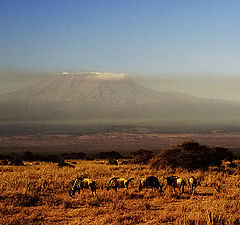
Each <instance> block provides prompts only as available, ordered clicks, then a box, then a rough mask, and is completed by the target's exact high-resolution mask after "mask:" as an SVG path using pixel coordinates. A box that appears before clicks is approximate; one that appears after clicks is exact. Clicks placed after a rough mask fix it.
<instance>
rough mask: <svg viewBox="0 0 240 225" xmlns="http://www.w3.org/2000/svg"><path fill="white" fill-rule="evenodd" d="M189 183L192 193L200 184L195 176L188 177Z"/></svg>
mask: <svg viewBox="0 0 240 225" xmlns="http://www.w3.org/2000/svg"><path fill="white" fill-rule="evenodd" d="M188 185H189V189H190V192H191V194H194V193H195V189H196V187H197V185H198V182H197V179H196V178H195V177H194V176H191V177H190V178H188Z"/></svg>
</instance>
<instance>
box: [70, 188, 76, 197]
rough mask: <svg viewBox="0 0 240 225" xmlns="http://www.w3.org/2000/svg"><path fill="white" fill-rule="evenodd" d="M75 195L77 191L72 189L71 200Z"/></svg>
mask: <svg viewBox="0 0 240 225" xmlns="http://www.w3.org/2000/svg"><path fill="white" fill-rule="evenodd" d="M75 193H76V190H74V189H71V190H70V191H69V196H70V197H71V198H74V195H75Z"/></svg>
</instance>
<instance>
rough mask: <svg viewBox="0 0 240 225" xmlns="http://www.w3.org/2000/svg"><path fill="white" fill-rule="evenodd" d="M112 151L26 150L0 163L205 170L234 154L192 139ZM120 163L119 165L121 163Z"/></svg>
mask: <svg viewBox="0 0 240 225" xmlns="http://www.w3.org/2000/svg"><path fill="white" fill-rule="evenodd" d="M123 154H124V153H122V154H120V153H119V152H116V151H110V152H96V153H88V154H86V153H84V152H71V153H69V152H65V153H58V154H57V153H56V154H49V153H42V154H40V153H33V152H31V151H26V152H24V153H9V154H7V153H5V154H3V153H2V154H1V153H0V160H1V161H0V163H1V164H2V165H17V166H21V165H23V161H29V162H33V161H44V162H52V163H58V166H59V167H63V166H72V165H70V164H68V163H66V162H65V161H64V160H74V159H76V160H77V159H82V160H100V159H104V160H108V164H110V165H118V159H130V160H128V161H123V162H125V163H134V164H145V165H146V164H149V165H150V166H151V168H154V169H160V168H161V169H165V168H167V167H171V168H172V169H176V168H184V169H188V170H196V169H207V168H208V167H209V166H218V167H220V166H221V163H222V160H227V161H230V162H232V161H233V160H234V159H236V156H235V155H234V154H233V153H232V152H231V151H229V150H228V149H227V148H222V147H208V146H206V145H200V144H199V143H198V142H196V141H187V142H184V143H182V144H181V145H177V146H175V147H171V148H165V149H162V150H160V151H158V152H155V153H154V152H152V151H150V150H144V149H140V150H138V151H134V152H131V153H128V154H125V155H123ZM123 162H122V164H123Z"/></svg>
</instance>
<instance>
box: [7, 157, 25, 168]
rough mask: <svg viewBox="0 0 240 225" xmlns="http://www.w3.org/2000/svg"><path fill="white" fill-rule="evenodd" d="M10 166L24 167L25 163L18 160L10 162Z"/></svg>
mask: <svg viewBox="0 0 240 225" xmlns="http://www.w3.org/2000/svg"><path fill="white" fill-rule="evenodd" d="M9 165H10V166H24V163H23V161H22V160H21V159H18V158H16V159H13V160H12V161H11V162H10V164H9Z"/></svg>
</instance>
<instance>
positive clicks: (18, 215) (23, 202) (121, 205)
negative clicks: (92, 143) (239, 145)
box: [0, 160, 240, 225]
mask: <svg viewBox="0 0 240 225" xmlns="http://www.w3.org/2000/svg"><path fill="white" fill-rule="evenodd" d="M74 161H75V162H76V164H75V167H74V168H72V167H63V168H58V166H57V164H54V163H46V162H31V163H30V162H25V166H8V165H7V166H0V181H1V182H0V224H154V225H155V224H180V223H182V224H239V222H238V221H239V220H240V203H239V198H240V192H239V189H240V182H239V181H240V161H236V164H237V167H236V168H228V167H227V165H226V167H222V168H221V170H219V169H218V168H210V169H209V170H207V171H200V170H197V171H192V172H189V171H186V170H183V169H177V170H175V171H174V170H171V169H167V170H158V171H156V170H153V169H151V168H150V167H149V166H148V165H144V166H143V165H134V164H121V161H120V165H118V166H114V165H107V162H106V161H96V160H95V161H86V160H77V161H76V160H74ZM71 162H72V161H71V160H70V163H71ZM83 174H84V175H86V176H88V177H89V178H91V179H94V180H95V181H96V183H97V185H98V189H97V195H96V196H93V195H92V194H91V192H90V190H84V191H83V192H80V195H79V194H78V193H76V195H75V198H74V199H73V198H70V197H69V195H68V191H69V188H70V187H71V181H73V180H74V178H76V177H77V176H80V175H83ZM149 175H155V176H157V177H158V178H159V179H161V178H162V177H163V176H164V177H166V176H170V175H177V176H180V177H182V178H184V179H187V178H188V177H190V176H194V177H196V178H197V179H198V180H199V182H200V184H201V186H198V187H197V189H196V194H195V195H191V194H190V192H189V189H188V187H185V192H184V193H183V194H180V193H179V191H178V190H176V192H174V190H173V189H172V188H170V187H165V188H164V192H159V191H154V190H151V189H144V190H143V191H141V192H139V191H138V185H139V179H140V178H141V177H146V176H149ZM114 176H118V177H125V178H130V177H134V178H135V180H134V181H133V182H132V183H131V184H130V188H129V190H128V191H127V190H125V189H119V190H118V191H117V192H115V191H114V190H110V191H107V190H106V188H105V187H106V185H107V183H108V181H109V179H110V178H111V177H114ZM218 185H220V186H219V187H220V188H219V189H218V188H217V187H218ZM101 187H103V190H102V189H101Z"/></svg>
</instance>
